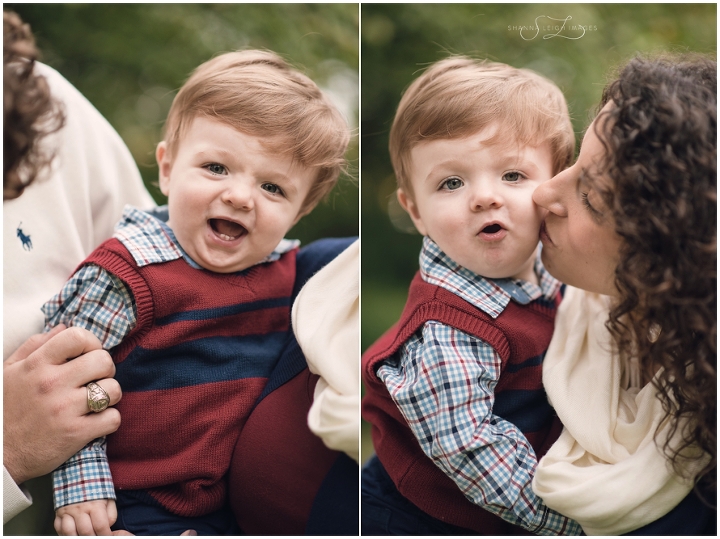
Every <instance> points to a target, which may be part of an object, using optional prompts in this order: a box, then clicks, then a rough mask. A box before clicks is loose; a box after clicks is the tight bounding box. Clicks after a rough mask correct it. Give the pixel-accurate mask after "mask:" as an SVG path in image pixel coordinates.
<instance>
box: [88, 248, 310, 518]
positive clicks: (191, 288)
mask: <svg viewBox="0 0 720 539" xmlns="http://www.w3.org/2000/svg"><path fill="white" fill-rule="evenodd" d="M295 257H296V250H293V251H290V252H288V253H286V254H284V255H283V256H282V257H281V258H280V260H278V261H277V262H272V263H265V264H258V265H256V266H253V267H251V268H249V269H247V270H245V271H243V272H240V273H233V274H219V273H213V272H210V271H206V270H202V269H195V268H192V267H191V266H190V265H188V263H187V262H186V261H185V260H183V259H177V260H173V261H170V262H164V263H159V264H150V265H146V266H143V267H138V265H137V264H136V263H135V261H134V259H133V257H132V255H131V254H130V253H129V252H128V251H127V249H126V248H125V247H124V246H123V245H122V244H121V243H120V242H119V241H118V240H116V239H110V240H108V241H106V242H105V243H103V244H102V245H101V246H100V247H99V248H98V249H97V250H96V251H95V252H94V253H93V254H92V255H91V256H90V257H89V258H88V259H87V260H86V261H85V262H84V264H96V265H98V266H100V267H102V268H104V269H105V270H107V271H108V272H110V273H111V274H113V275H115V276H117V277H118V278H120V279H121V280H122V281H123V282H124V283H125V284H126V285H127V286H128V288H129V289H130V291H131V292H132V294H133V297H134V299H135V304H136V309H137V325H136V326H135V328H134V329H133V330H132V332H131V333H130V334H129V335H128V336H127V337H126V338H125V339H124V340H123V342H122V343H121V344H120V345H118V346H117V347H115V348H114V349H113V350H111V351H110V352H111V354H112V356H113V360H114V361H115V363H116V369H117V370H116V379H117V380H118V382H119V383H120V386H121V387H122V389H123V398H122V400H121V401H120V403H119V404H118V405H117V408H118V410H119V411H120V413H121V415H122V425H121V426H120V428H119V429H118V431H117V432H116V433H114V434H111V435H110V436H108V458H109V461H110V470H111V472H112V475H113V480H114V482H115V488H116V489H132V490H141V491H143V493H144V494H146V495H147V496H148V500H147V501H148V502H150V503H157V504H159V505H161V506H163V507H164V508H166V509H167V510H169V511H170V512H172V513H175V514H177V515H181V516H200V515H204V514H208V513H210V512H213V511H215V510H217V509H219V508H220V507H221V506H222V505H223V504H224V503H225V501H226V491H227V486H226V480H225V478H224V476H225V474H226V473H227V470H228V468H229V466H230V460H231V457H232V452H233V449H234V447H235V444H236V441H237V439H238V436H239V433H240V430H241V429H242V427H243V425H244V423H245V421H246V420H247V416H248V414H249V412H250V410H251V409H252V406H253V404H254V403H255V402H256V400H257V398H258V397H259V396H260V394H261V392H262V390H263V388H264V386H265V384H266V382H267V378H268V376H269V374H270V372H271V371H272V370H273V368H274V366H275V364H276V362H277V360H278V358H279V356H280V354H281V352H282V348H283V345H284V343H285V341H286V338H287V334H288V332H291V331H292V330H291V328H290V307H291V294H292V289H293V284H294V282H295Z"/></svg>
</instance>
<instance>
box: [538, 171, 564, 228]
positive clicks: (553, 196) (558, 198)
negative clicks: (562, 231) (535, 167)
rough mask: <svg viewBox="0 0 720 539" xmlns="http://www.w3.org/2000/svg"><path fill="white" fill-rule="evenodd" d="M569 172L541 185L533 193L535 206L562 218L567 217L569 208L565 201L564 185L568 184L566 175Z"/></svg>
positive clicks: (562, 173)
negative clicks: (565, 180)
mask: <svg viewBox="0 0 720 539" xmlns="http://www.w3.org/2000/svg"><path fill="white" fill-rule="evenodd" d="M568 170H569V169H568ZM568 170H565V171H563V172H561V173H560V174H557V175H555V176H554V177H552V178H550V179H549V180H547V181H546V182H543V183H541V184H540V185H539V186H538V187H537V189H535V191H534V192H533V201H534V202H535V204H537V205H538V206H540V207H541V208H545V209H546V210H548V211H549V212H550V213H554V214H555V215H559V216H561V217H565V216H567V208H566V206H565V203H564V201H563V185H564V184H565V183H566V182H564V179H565V176H564V175H565V174H566V173H567V172H568Z"/></svg>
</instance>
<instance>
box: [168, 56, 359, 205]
mask: <svg viewBox="0 0 720 539" xmlns="http://www.w3.org/2000/svg"><path fill="white" fill-rule="evenodd" d="M198 116H204V117H209V118H212V119H215V120H218V121H220V122H223V123H225V124H227V125H229V126H231V127H233V128H234V129H237V130H238V131H241V132H243V133H245V134H248V135H253V136H257V137H268V138H273V139H275V140H276V141H277V144H274V145H273V147H272V148H270V149H271V150H273V151H276V152H278V153H279V154H283V155H291V156H292V157H293V159H294V160H295V161H296V162H297V163H299V164H300V165H302V166H304V167H307V168H313V169H317V178H316V181H315V184H314V186H313V187H312V189H311V190H310V192H309V193H308V195H307V197H306V199H305V201H304V203H303V206H302V208H301V210H300V212H301V213H303V214H304V213H308V212H309V211H310V210H312V208H313V207H315V205H316V204H317V203H318V202H319V201H320V200H321V199H322V198H323V197H324V196H325V195H327V194H328V193H329V192H330V191H331V190H332V188H333V187H334V186H335V183H336V182H337V179H338V176H339V175H340V172H341V171H342V170H344V168H345V167H346V160H345V150H346V149H347V146H348V142H349V140H350V131H349V128H348V125H347V121H346V120H345V119H344V118H343V116H342V115H341V114H340V112H339V111H338V109H337V108H336V107H335V105H333V104H332V103H331V102H330V100H329V99H328V98H327V97H326V96H325V95H323V93H322V92H321V91H320V89H319V88H318V86H317V85H316V84H315V83H314V82H313V81H312V80H310V79H309V78H308V77H307V76H306V75H304V74H302V73H300V72H299V71H297V70H296V69H294V68H292V67H291V66H290V65H289V64H288V63H287V62H285V60H283V59H282V58H280V56H278V55H277V54H275V53H273V52H270V51H261V50H244V51H237V52H229V53H225V54H222V55H220V56H217V57H215V58H213V59H212V60H209V61H207V62H205V63H204V64H202V65H200V66H199V67H198V68H197V69H195V71H193V73H192V75H191V76H190V78H189V79H188V80H187V82H186V83H185V84H184V85H183V86H182V88H181V89H180V91H179V92H178V94H177V95H176V96H175V99H174V100H173V103H172V106H171V107H170V112H169V113H168V118H167V122H166V123H165V139H164V140H165V142H166V143H167V147H168V155H169V156H170V159H174V157H175V154H176V152H177V150H178V147H179V145H180V141H181V140H182V137H183V136H184V134H185V133H186V131H187V129H188V127H189V126H190V124H191V123H192V121H193V120H194V119H195V118H196V117H198Z"/></svg>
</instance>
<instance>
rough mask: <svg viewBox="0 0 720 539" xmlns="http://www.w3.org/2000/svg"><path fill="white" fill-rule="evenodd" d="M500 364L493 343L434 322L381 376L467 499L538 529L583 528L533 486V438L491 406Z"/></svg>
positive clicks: (570, 530)
mask: <svg viewBox="0 0 720 539" xmlns="http://www.w3.org/2000/svg"><path fill="white" fill-rule="evenodd" d="M500 366H501V359H500V357H499V356H498V354H497V353H496V352H495V350H494V349H493V348H492V347H491V346H490V345H489V344H487V343H485V342H484V341H482V340H480V339H477V338H475V337H473V336H471V335H468V334H466V333H463V332H461V331H458V330H456V329H454V328H452V327H449V326H445V325H443V324H440V323H438V322H433V321H430V322H427V323H426V324H425V326H424V327H423V329H422V335H420V334H416V335H415V336H414V337H413V338H411V339H410V340H409V341H408V342H407V343H406V344H405V346H404V348H403V349H402V351H401V353H400V361H399V363H398V364H397V365H394V364H392V363H391V362H386V363H385V364H384V365H383V366H381V367H380V369H378V376H379V377H380V379H381V380H382V381H383V383H384V384H385V385H386V386H387V388H388V391H389V393H390V395H391V397H392V398H393V400H394V401H395V404H396V405H397V406H398V408H399V409H400V411H401V412H402V414H403V416H404V417H405V420H406V421H407V423H408V425H409V426H410V428H411V429H412V431H413V433H414V434H415V437H416V438H417V439H418V441H419V442H420V446H421V447H422V450H423V452H424V453H425V454H426V455H427V456H428V457H430V458H431V459H432V460H433V461H434V462H435V464H436V465H437V466H438V467H439V468H440V469H441V470H443V472H445V474H446V475H447V476H448V477H450V478H451V479H452V480H453V481H454V482H455V484H456V485H457V486H458V487H459V488H460V490H461V491H462V493H463V494H464V495H465V497H466V498H467V499H469V500H470V501H471V502H473V503H474V504H477V505H479V506H481V507H483V508H484V509H486V510H488V511H490V512H491V513H493V514H495V515H497V516H499V517H501V518H502V519H504V520H506V521H507V522H510V523H512V524H516V525H519V526H522V527H523V528H525V529H527V530H529V531H531V532H533V533H535V534H538V535H579V534H580V532H581V528H580V526H579V525H578V524H577V523H576V522H575V521H573V520H570V519H568V518H567V517H564V516H563V515H561V514H559V513H557V512H555V511H553V510H552V509H550V508H548V507H547V506H546V505H545V504H544V503H543V502H542V500H541V499H540V498H539V497H538V496H536V495H535V493H534V492H533V490H532V487H531V482H532V478H533V474H534V472H535V468H536V466H537V457H536V456H535V452H534V450H533V448H532V446H531V445H530V443H529V442H528V441H527V439H526V438H525V436H524V435H523V434H522V432H521V431H520V430H519V429H518V428H517V427H516V426H515V425H513V424H512V423H510V422H508V421H505V420H504V419H502V418H500V417H498V416H496V415H493V413H492V409H493V403H494V390H495V386H496V385H497V381H498V379H499V377H500Z"/></svg>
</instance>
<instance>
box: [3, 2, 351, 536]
mask: <svg viewBox="0 0 720 539" xmlns="http://www.w3.org/2000/svg"><path fill="white" fill-rule="evenodd" d="M3 9H5V10H11V11H15V12H16V13H18V14H19V15H20V17H21V18H22V19H23V20H24V21H25V22H27V23H29V24H30V26H31V28H32V30H33V33H34V35H35V37H36V41H37V45H38V48H39V49H40V50H41V52H42V61H43V62H45V63H47V64H49V65H50V66H52V67H54V68H55V69H57V70H58V71H59V72H60V73H61V74H63V75H64V76H65V77H66V78H67V79H68V80H69V81H70V82H71V83H73V84H74V85H75V86H76V87H77V88H78V90H80V92H81V93H82V94H84V95H85V97H87V98H88V99H89V100H90V102H91V103H93V105H95V107H96V108H97V109H98V110H99V111H100V112H101V113H102V114H103V116H105V118H107V119H108V121H109V122H110V123H111V124H112V125H113V127H114V128H115V129H116V130H117V131H118V132H119V133H120V135H121V136H122V138H123V140H124V141H125V143H126V144H127V146H128V147H129V148H130V151H131V152H132V154H133V156H134V158H135V161H136V162H137V164H138V167H139V169H140V171H141V173H142V176H143V179H144V181H145V184H146V186H147V187H148V190H149V191H150V192H151V193H152V194H153V196H154V197H155V199H156V201H158V203H164V201H165V200H164V197H163V195H162V194H161V193H160V192H159V190H158V189H157V188H156V182H157V167H156V165H155V157H154V155H155V146H156V144H157V143H158V142H159V141H160V140H161V138H162V135H161V131H162V126H163V123H164V120H165V117H166V115H167V111H168V110H169V107H170V104H171V102H172V99H173V97H174V95H175V93H176V91H177V89H178V88H179V87H180V86H181V85H182V84H183V82H184V81H185V80H186V79H187V77H188V76H189V74H190V73H191V71H192V70H193V69H194V68H195V67H197V66H198V65H200V64H201V63H202V62H205V61H206V60H208V59H210V58H212V57H213V56H215V55H217V54H218V53H222V52H226V51H231V50H237V49H242V48H267V49H270V50H273V51H275V52H276V53H278V54H280V55H282V56H283V57H284V58H286V59H287V60H288V61H289V62H290V63H291V64H292V65H294V66H295V67H298V68H299V69H300V70H302V71H303V72H305V73H306V74H307V75H308V76H310V77H311V78H312V79H313V80H315V81H316V82H317V83H318V84H319V85H320V86H321V88H323V89H324V90H327V91H329V92H330V93H331V94H333V95H335V96H337V97H338V98H339V103H340V107H341V110H342V111H343V112H344V113H345V114H346V117H347V118H348V121H349V123H350V125H351V127H352V128H353V130H354V132H355V133H357V126H358V108H359V106H358V92H359V88H358V77H359V73H358V71H359V50H358V48H359V47H358V43H359V35H358V34H359V7H358V5H357V4H99V5H98V4H4V5H3ZM347 157H348V159H349V160H350V169H349V175H347V176H345V177H341V179H340V182H339V184H338V186H337V187H336V188H335V190H334V191H333V192H332V193H331V195H330V197H329V200H328V201H327V202H325V203H322V204H320V205H319V206H318V207H317V208H316V209H315V210H314V211H313V212H312V213H311V214H310V215H308V216H307V217H305V218H303V219H302V220H301V221H300V222H299V223H298V224H297V225H296V226H295V227H294V229H293V230H292V231H290V232H289V233H288V237H293V238H299V239H300V240H302V242H303V244H306V243H308V242H310V241H312V240H314V239H317V238H320V237H327V236H335V237H340V236H356V235H358V233H359V215H358V214H359V183H358V181H357V177H358V169H357V168H358V166H357V165H358V138H357V136H355V137H354V138H353V141H352V142H351V146H350V149H349V151H348V154H347ZM29 483H30V489H31V492H32V494H33V498H34V500H35V501H34V503H33V506H32V507H31V508H30V509H29V510H27V511H25V512H23V513H22V514H21V515H19V516H18V517H16V518H15V519H13V520H12V521H10V522H9V523H8V524H6V525H5V526H4V527H3V533H4V535H54V534H55V532H54V530H53V525H52V523H53V518H54V515H53V512H52V499H51V497H50V496H51V494H50V492H51V491H50V484H49V479H48V477H47V476H46V477H43V478H38V479H35V480H33V481H31V482H29Z"/></svg>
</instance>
